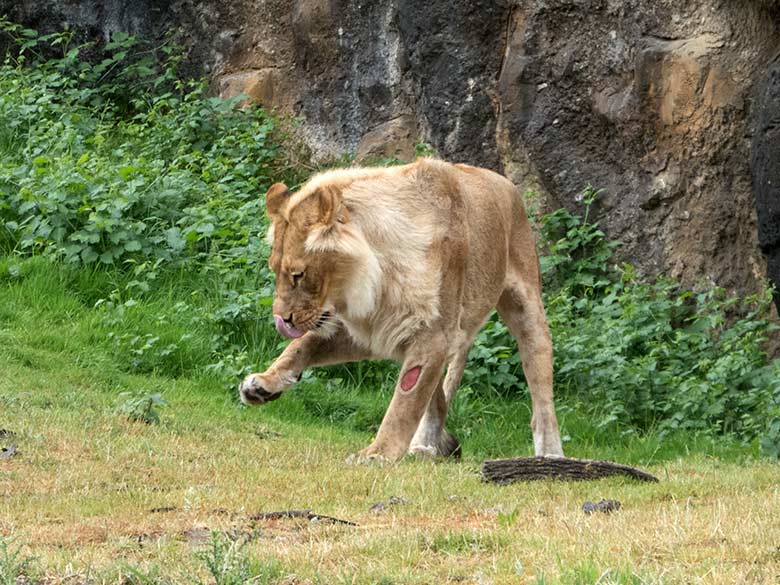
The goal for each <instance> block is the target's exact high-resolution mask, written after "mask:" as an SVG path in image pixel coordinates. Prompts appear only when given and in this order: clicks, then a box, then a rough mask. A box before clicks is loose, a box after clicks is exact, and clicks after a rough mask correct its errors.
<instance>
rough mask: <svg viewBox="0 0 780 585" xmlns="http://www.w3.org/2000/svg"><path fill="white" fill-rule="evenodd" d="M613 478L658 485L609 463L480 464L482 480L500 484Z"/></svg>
mask: <svg viewBox="0 0 780 585" xmlns="http://www.w3.org/2000/svg"><path fill="white" fill-rule="evenodd" d="M613 475H624V476H627V477H631V478H633V479H638V480H640V481H652V482H656V481H658V478H657V477H654V476H652V475H650V474H649V473H646V472H644V471H641V470H639V469H636V468H635V467H630V466H628V465H622V464H620V463H613V462H611V461H593V460H590V459H570V458H568V457H514V458H512V459H491V460H489V461H485V462H484V463H483V464H482V478H483V479H484V480H485V481H489V482H493V483H500V484H505V483H512V482H515V481H536V480H541V479H557V480H569V481H588V480H593V479H601V478H603V477H610V476H613Z"/></svg>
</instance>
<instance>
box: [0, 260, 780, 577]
mask: <svg viewBox="0 0 780 585" xmlns="http://www.w3.org/2000/svg"><path fill="white" fill-rule="evenodd" d="M9 265H10V264H9V262H8V261H5V262H3V263H2V265H0V272H2V273H3V274H8V267H9ZM22 274H23V277H22V278H17V279H9V278H4V279H3V280H2V281H0V347H2V351H0V403H1V404H2V410H0V427H2V428H5V429H8V430H10V431H13V432H14V433H15V437H13V438H12V439H8V438H5V439H0V441H3V442H5V443H8V442H9V441H13V442H15V443H17V444H18V446H19V450H20V451H21V455H19V456H17V457H14V458H12V459H10V460H0V496H2V498H1V499H0V534H2V535H10V536H12V537H13V538H14V539H15V541H16V542H19V543H23V544H25V546H26V548H25V550H26V551H28V552H29V553H31V554H33V555H34V556H35V557H37V562H36V565H37V570H38V571H39V573H43V574H47V575H50V576H55V575H56V576H60V577H62V576H63V575H67V574H69V573H70V574H76V575H78V579H77V580H79V579H80V580H84V577H86V576H90V577H91V578H93V579H94V580H95V581H96V582H106V583H116V582H123V581H122V579H123V578H124V577H123V575H126V574H128V573H130V572H132V568H133V567H135V568H137V570H138V571H140V573H141V574H144V575H152V578H153V580H154V579H160V580H166V579H168V580H172V581H175V582H182V581H185V580H189V579H190V578H192V577H193V576H194V577H198V578H203V579H204V580H206V581H208V579H207V578H206V569H205V564H204V562H203V560H202V559H201V558H199V556H201V555H202V554H203V553H202V551H203V550H204V549H203V547H202V545H201V544H200V542H201V540H202V537H203V536H204V535H207V534H208V531H209V530H215V531H221V532H225V533H227V534H229V535H232V536H233V537H234V538H236V537H238V538H239V540H242V541H243V540H249V542H248V543H247V544H246V546H245V547H244V548H243V549H242V550H241V551H240V552H239V553H238V554H239V556H240V558H241V559H249V558H252V559H256V560H257V562H258V563H259V564H258V565H257V566H255V569H254V570H255V571H258V570H259V567H260V566H263V567H265V568H266V569H268V570H269V571H270V572H271V573H273V574H275V575H277V576H278V577H279V579H281V580H282V582H287V583H301V582H306V579H310V580H311V581H312V582H322V583H334V582H336V583H339V582H343V583H371V582H384V583H416V582H419V583H443V582H447V581H448V580H452V581H453V582H457V581H460V580H462V579H461V577H463V578H465V581H466V582H495V583H516V582H523V581H527V582H533V583H536V582H564V583H593V582H596V581H597V580H598V579H599V577H603V578H602V580H601V582H602V583H604V582H621V583H622V582H664V583H668V582H706V583H734V582H737V581H740V580H744V581H745V582H766V583H774V582H777V580H778V578H779V576H780V552H778V541H777V535H778V531H777V526H778V524H779V522H780V516H778V514H779V512H778V510H780V490H778V488H777V476H778V472H777V467H776V465H773V464H769V463H756V462H754V461H752V459H751V458H750V456H751V454H752V451H753V450H752V449H748V448H740V447H739V446H737V445H734V444H731V443H728V442H725V441H724V442H723V443H722V444H714V443H712V442H703V443H697V442H696V441H694V440H693V439H690V438H689V439H688V440H687V441H686V439H685V438H684V437H680V438H677V439H675V440H668V441H666V442H662V441H660V440H658V438H657V437H652V436H651V437H646V438H636V437H634V438H630V439H625V440H623V439H621V437H619V436H604V435H603V434H599V433H598V432H597V430H596V429H594V428H592V427H591V426H590V425H589V423H588V421H587V420H582V419H581V418H578V417H577V415H576V409H575V408H573V407H572V408H568V409H567V408H566V406H573V405H563V406H564V408H563V409H562V410H563V411H564V414H563V416H562V421H563V430H564V434H567V435H569V436H570V437H571V441H569V443H568V445H567V448H568V452H569V454H570V455H577V456H585V457H592V458H613V459H617V460H621V461H627V462H634V463H640V464H642V465H645V466H647V467H648V468H649V469H650V471H652V472H654V473H655V474H657V475H658V476H660V477H661V478H662V482H661V483H660V484H658V485H640V484H636V483H630V482H624V481H621V480H609V481H603V482H598V483H588V484H556V483H540V484H535V485H515V486H508V487H495V486H491V485H485V484H482V483H481V482H480V481H479V479H478V474H477V471H478V467H479V463H480V462H481V460H482V459H484V458H485V457H488V456H498V455H512V454H515V455H522V454H527V453H529V450H530V433H529V432H528V430H527V423H528V407H527V405H526V404H525V402H521V401H517V402H516V401H507V400H503V401H502V400H498V399H496V400H493V401H485V400H479V399H477V398H471V399H469V398H468V397H461V400H460V402H459V403H458V404H457V405H456V407H455V415H454V420H453V421H452V422H453V427H454V429H455V432H456V434H458V435H459V436H461V437H462V438H463V439H464V448H465V457H464V460H463V461H462V462H459V463H439V464H432V463H429V462H423V461H404V462H402V463H401V464H399V465H396V466H392V467H386V468H366V467H356V468H355V467H347V466H345V465H344V464H343V463H342V461H343V459H344V457H345V456H346V455H347V454H348V453H350V452H352V451H354V450H357V449H358V448H360V447H361V446H363V445H364V444H366V443H367V442H368V441H369V440H370V431H369V430H368V429H371V428H373V426H374V425H375V424H376V422H377V420H378V418H380V417H381V415H382V411H383V408H384V404H385V401H386V400H387V398H388V397H387V391H386V390H385V391H384V393H382V392H366V391H365V389H362V390H361V389H359V388H356V385H358V384H359V383H360V382H361V380H360V372H359V371H357V370H349V371H345V370H336V371H334V372H333V376H334V377H341V378H344V379H345V381H344V382H343V383H342V384H330V385H328V384H323V383H321V382H319V381H318V380H316V379H310V380H309V381H308V382H307V383H305V384H303V386H302V388H300V389H298V390H296V391H295V392H294V393H292V394H290V395H288V396H286V397H285V398H284V399H282V400H280V401H277V402H275V403H273V404H272V405H269V406H268V407H266V408H264V409H256V410H249V409H246V408H243V407H241V406H240V405H238V404H237V402H236V400H235V397H234V396H233V393H232V392H229V391H227V390H226V389H223V388H221V387H220V385H219V384H217V383H216V382H215V380H214V379H213V377H209V376H206V375H202V376H197V375H195V374H193V373H192V372H193V368H192V366H191V362H196V361H197V360H198V359H200V357H201V356H202V355H205V354H204V353H203V351H204V350H203V349H202V348H200V347H199V346H198V345H197V343H195V342H193V345H192V346H191V348H190V352H189V353H188V354H183V355H181V356H179V359H181V362H182V367H181V370H182V375H181V376H179V377H177V378H175V379H174V378H166V377H161V376H156V375H154V374H153V373H149V374H146V375H140V374H137V373H136V374H133V373H129V372H128V369H129V368H128V367H127V364H128V359H129V358H128V356H127V355H124V354H123V353H122V352H121V351H118V350H117V348H116V346H115V344H114V342H112V341H111V340H109V339H108V338H107V333H108V331H109V330H110V329H112V328H113V329H112V330H115V331H120V332H121V331H137V330H139V329H140V330H144V331H152V332H154V333H156V334H159V335H161V336H162V337H165V336H169V337H171V338H176V337H177V336H180V335H181V333H182V331H186V322H185V321H181V322H178V321H177V320H176V317H175V311H174V309H173V307H174V305H175V303H176V302H178V300H180V299H181V298H182V295H183V294H184V293H183V291H182V290H179V289H175V288H174V289H172V290H171V291H170V293H169V294H167V295H165V294H162V295H159V297H158V298H157V300H156V301H154V302H150V303H148V304H147V305H145V306H144V307H141V308H139V309H138V311H137V312H136V313H134V314H133V315H130V316H127V317H126V318H125V319H124V320H123V321H122V322H120V323H117V324H114V325H113V326H112V328H110V327H107V325H106V324H105V322H104V320H103V318H102V317H101V316H100V314H99V313H98V312H97V311H95V310H94V309H92V308H91V306H92V303H94V298H91V297H90V295H89V294H85V293H84V292H83V291H85V290H89V286H88V285H89V284H90V283H89V282H84V281H82V282H78V283H74V282H73V277H72V275H70V276H69V275H68V273H67V271H63V270H61V269H58V268H57V267H52V266H50V265H49V264H48V263H46V262H41V261H38V260H33V261H28V262H26V263H25V264H23V265H22ZM81 278H82V279H84V278H86V279H87V280H89V278H93V279H94V280H96V281H99V278H98V277H95V276H93V277H88V276H87V277H84V276H82V277H81ZM98 284H100V286H103V287H105V284H106V283H98ZM95 286H98V285H95ZM77 291H79V292H78V294H77ZM198 302H206V301H198ZM172 315H173V316H172ZM258 327H259V328H260V329H261V331H262V332H263V333H261V334H259V336H258V339H259V340H260V341H262V342H263V343H264V348H263V349H262V351H261V352H260V353H259V354H257V355H255V356H254V358H255V359H256V360H258V361H261V362H262V361H266V360H267V359H268V358H269V357H270V356H269V355H265V354H270V353H271V352H272V351H275V350H272V349H271V346H272V345H273V344H274V343H275V341H271V340H273V339H275V338H273V337H268V336H265V333H264V332H265V330H266V328H265V327H264V326H263V324H259V326H258ZM192 333H194V334H195V336H197V335H198V334H205V332H199V331H194V332H192ZM263 352H265V354H263ZM350 376H353V377H356V378H357V380H354V379H353V380H351V381H350V379H349V377H350ZM138 388H144V389H147V390H149V391H160V392H162V394H163V395H164V397H165V399H166V400H167V401H168V402H169V403H170V406H168V407H167V408H165V409H164V410H163V411H162V422H161V424H159V425H154V426H147V425H144V424H140V423H131V422H128V421H126V420H125V419H124V418H123V417H121V416H119V415H118V414H117V413H116V406H117V404H118V398H117V394H118V392H120V391H123V390H135V389H138ZM682 457H684V459H682ZM390 496H403V497H404V498H406V499H407V500H408V502H407V503H405V504H401V505H396V506H390V507H389V508H388V509H387V510H386V511H385V512H383V513H380V514H374V513H372V512H370V511H369V509H370V507H371V506H372V504H374V503H376V502H379V501H383V500H384V501H386V500H387V499H388V498H389V497H390ZM602 497H606V498H614V499H618V500H620V501H621V502H622V504H623V508H622V509H621V511H620V512H619V513H617V514H614V515H611V516H604V515H598V516H594V517H589V516H585V515H584V514H583V513H582V511H581V505H582V503H583V502H584V501H585V500H593V501H595V500H598V499H600V498H602ZM159 507H172V508H174V509H173V510H170V511H167V512H152V511H151V510H152V509H154V508H159ZM301 508H311V509H314V510H316V511H317V512H319V513H322V514H329V515H333V516H336V517H340V518H347V519H350V520H353V521H355V522H358V523H359V524H360V526H359V527H357V528H352V527H342V526H331V525H327V524H324V523H315V524H309V523H308V522H304V521H296V520H276V521H252V520H250V519H249V516H251V515H252V514H256V513H258V512H262V511H273V510H284V509H301ZM499 511H501V515H500V516H499ZM199 551H200V552H199ZM10 565H11V563H9V562H8V561H7V560H6V561H3V556H2V554H0V582H2V577H3V575H4V571H6V572H10V569H11V568H12V567H10ZM518 573H521V575H520V576H519V577H518ZM290 574H295V575H297V579H298V580H296V579H293V578H289V575H290ZM285 578H287V581H284V579H285ZM135 579H136V581H138V580H139V579H140V577H138V576H136V578H135ZM383 579H384V581H382V580H383ZM223 581H224V582H227V581H226V580H223ZM55 582H56V581H55ZM129 582H133V581H132V579H131V580H130V581H129Z"/></svg>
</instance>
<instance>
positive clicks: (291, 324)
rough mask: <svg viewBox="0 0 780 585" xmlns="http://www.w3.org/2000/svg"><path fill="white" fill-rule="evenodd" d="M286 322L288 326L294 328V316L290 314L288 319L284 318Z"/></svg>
mask: <svg viewBox="0 0 780 585" xmlns="http://www.w3.org/2000/svg"><path fill="white" fill-rule="evenodd" d="M284 322H285V323H287V325H289V326H290V327H292V326H293V314H292V313H290V314H289V315H287V317H285V318H284Z"/></svg>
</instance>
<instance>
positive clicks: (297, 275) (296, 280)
mask: <svg viewBox="0 0 780 585" xmlns="http://www.w3.org/2000/svg"><path fill="white" fill-rule="evenodd" d="M290 276H291V277H292V281H293V286H298V283H299V282H300V281H301V279H302V278H303V270H300V271H297V272H291V273H290Z"/></svg>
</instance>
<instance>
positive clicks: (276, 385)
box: [238, 327, 371, 405]
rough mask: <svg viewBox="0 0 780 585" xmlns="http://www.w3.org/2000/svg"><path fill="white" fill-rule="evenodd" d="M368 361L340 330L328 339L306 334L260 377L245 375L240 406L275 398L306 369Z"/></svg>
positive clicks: (364, 352) (292, 343)
mask: <svg viewBox="0 0 780 585" xmlns="http://www.w3.org/2000/svg"><path fill="white" fill-rule="evenodd" d="M368 357H371V356H370V355H369V354H368V352H367V351H366V350H364V349H363V348H361V347H359V346H357V345H355V343H354V342H353V341H352V338H351V337H350V336H349V334H348V333H347V332H346V330H344V328H343V327H342V328H341V329H339V330H338V331H337V332H336V333H335V334H334V335H332V336H330V337H327V338H326V337H320V336H317V335H314V334H313V333H307V334H306V335H304V336H303V337H300V338H298V339H295V340H293V341H292V342H291V343H290V345H288V346H287V347H286V348H285V350H284V351H283V352H282V354H281V355H280V356H279V357H278V358H276V360H275V361H274V363H272V364H271V366H270V367H269V368H268V369H267V370H266V371H265V372H262V373H257V374H249V375H248V376H247V377H246V378H244V380H243V381H242V382H241V384H240V385H239V387H238V393H239V396H240V397H241V402H243V403H244V404H249V405H260V404H265V403H267V402H271V401H273V400H276V399H277V398H279V397H280V396H281V395H282V394H283V393H284V392H285V391H286V390H288V389H289V388H290V387H291V386H293V385H294V384H295V383H296V382H297V381H298V380H300V379H301V374H303V371H304V370H306V369H307V368H310V367H314V366H327V365H332V364H340V363H345V362H354V361H358V360H362V359H366V358H368Z"/></svg>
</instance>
